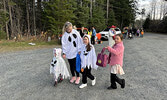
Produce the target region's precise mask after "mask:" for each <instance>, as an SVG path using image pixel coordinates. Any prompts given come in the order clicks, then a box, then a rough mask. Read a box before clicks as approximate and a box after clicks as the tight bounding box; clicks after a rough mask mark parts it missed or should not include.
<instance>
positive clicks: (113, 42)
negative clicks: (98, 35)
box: [108, 29, 115, 47]
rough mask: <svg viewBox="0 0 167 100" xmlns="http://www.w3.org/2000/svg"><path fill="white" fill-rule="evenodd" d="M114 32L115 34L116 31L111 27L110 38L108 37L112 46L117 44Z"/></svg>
mask: <svg viewBox="0 0 167 100" xmlns="http://www.w3.org/2000/svg"><path fill="white" fill-rule="evenodd" d="M114 34H115V32H114V31H113V30H112V29H110V30H109V39H108V42H109V46H110V47H112V46H113V45H114V44H115V41H114V40H113V36H114Z"/></svg>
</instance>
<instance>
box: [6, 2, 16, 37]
mask: <svg viewBox="0 0 167 100" xmlns="http://www.w3.org/2000/svg"><path fill="white" fill-rule="evenodd" d="M8 6H9V18H10V29H11V37H14V36H15V35H14V29H13V19H12V5H11V1H10V0H8Z"/></svg>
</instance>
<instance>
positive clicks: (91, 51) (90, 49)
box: [79, 35, 98, 88]
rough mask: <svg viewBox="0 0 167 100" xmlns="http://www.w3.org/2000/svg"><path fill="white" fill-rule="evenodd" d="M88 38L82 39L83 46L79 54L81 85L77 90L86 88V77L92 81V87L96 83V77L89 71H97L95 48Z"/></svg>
mask: <svg viewBox="0 0 167 100" xmlns="http://www.w3.org/2000/svg"><path fill="white" fill-rule="evenodd" d="M90 41H91V40H90V36H89V35H85V36H84V37H83V42H84V44H83V45H82V51H81V54H80V58H81V73H82V84H81V85H80V86H79V88H84V87H86V86H87V77H88V78H90V79H91V80H92V86H94V85H95V83H96V77H94V76H93V75H92V74H91V69H92V68H94V69H97V68H98V66H97V65H96V60H97V57H96V53H95V48H94V46H93V45H92V44H91V42H90Z"/></svg>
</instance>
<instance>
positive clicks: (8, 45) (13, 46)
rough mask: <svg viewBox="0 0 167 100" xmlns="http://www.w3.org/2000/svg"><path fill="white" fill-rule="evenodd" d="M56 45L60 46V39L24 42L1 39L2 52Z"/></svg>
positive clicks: (0, 49) (0, 48)
mask: <svg viewBox="0 0 167 100" xmlns="http://www.w3.org/2000/svg"><path fill="white" fill-rule="evenodd" d="M28 43H35V45H29V44H28ZM55 46H60V44H59V41H58V40H54V41H50V42H45V41H34V42H29V41H22V42H15V41H7V40H1V41H0V52H1V53H2V52H11V51H20V50H32V49H36V48H48V47H50V48H52V47H55Z"/></svg>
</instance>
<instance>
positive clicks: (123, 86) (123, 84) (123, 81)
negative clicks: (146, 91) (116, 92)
mask: <svg viewBox="0 0 167 100" xmlns="http://www.w3.org/2000/svg"><path fill="white" fill-rule="evenodd" d="M121 88H125V80H124V79H122V85H121Z"/></svg>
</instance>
